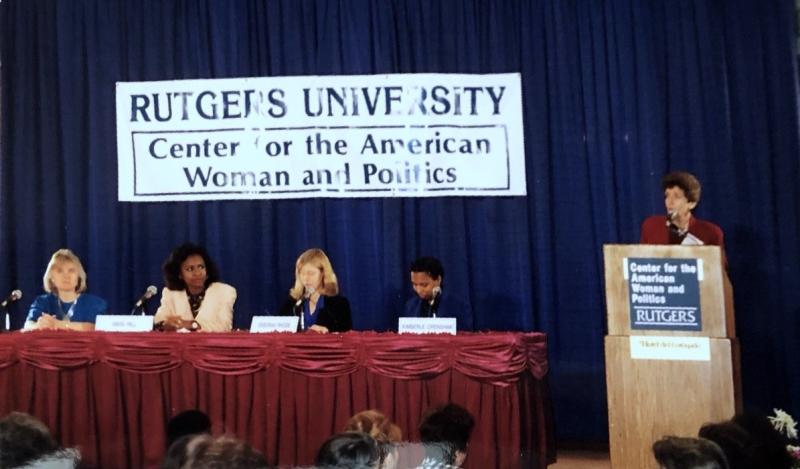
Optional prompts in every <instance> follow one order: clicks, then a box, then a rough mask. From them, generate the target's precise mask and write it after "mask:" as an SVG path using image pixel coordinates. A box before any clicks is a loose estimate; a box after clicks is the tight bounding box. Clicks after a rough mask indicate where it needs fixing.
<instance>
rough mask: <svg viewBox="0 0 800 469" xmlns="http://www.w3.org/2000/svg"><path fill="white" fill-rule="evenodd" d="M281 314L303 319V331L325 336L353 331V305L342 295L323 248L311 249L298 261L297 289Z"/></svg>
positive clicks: (301, 320) (287, 300) (296, 272)
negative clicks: (351, 311) (351, 307)
mask: <svg viewBox="0 0 800 469" xmlns="http://www.w3.org/2000/svg"><path fill="white" fill-rule="evenodd" d="M278 315H279V316H300V324H301V327H300V328H301V329H302V330H311V331H314V332H319V333H321V334H327V333H328V332H347V331H349V330H350V329H352V328H353V322H352V319H351V317H350V302H349V301H347V298H345V297H344V296H342V295H340V294H339V283H338V281H337V280H336V274H335V273H334V272H333V266H332V265H331V261H330V260H329V259H328V256H326V255H325V252H324V251H323V250H322V249H309V250H307V251H306V252H304V253H303V254H301V255H300V257H298V258H297V262H296V263H295V281H294V286H293V287H292V288H291V290H289V298H287V299H286V301H285V302H284V303H283V305H282V306H281V307H280V309H279V310H278Z"/></svg>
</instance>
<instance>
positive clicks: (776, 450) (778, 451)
mask: <svg viewBox="0 0 800 469" xmlns="http://www.w3.org/2000/svg"><path fill="white" fill-rule="evenodd" d="M698 434H699V436H700V437H702V438H707V439H709V440H711V441H713V442H714V443H716V444H717V445H719V447H720V448H722V451H723V452H724V453H725V456H726V457H727V458H728V466H729V467H730V469H762V468H770V469H788V468H790V467H791V465H792V459H791V456H790V455H789V453H788V452H787V451H786V443H787V441H786V439H785V438H784V437H783V435H781V434H780V433H779V432H778V431H777V430H775V429H774V428H773V427H772V424H770V423H769V420H767V418H766V416H763V415H757V414H752V413H746V414H741V415H737V416H735V417H734V418H733V419H731V420H727V421H725V422H719V423H709V424H705V425H703V427H702V428H700V432H699V433H698Z"/></svg>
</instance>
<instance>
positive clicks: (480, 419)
mask: <svg viewBox="0 0 800 469" xmlns="http://www.w3.org/2000/svg"><path fill="white" fill-rule="evenodd" d="M546 374H547V348H546V338H545V336H544V335H543V334H538V333H525V334H522V333H480V334H463V335H461V334H459V335H458V336H408V335H398V334H392V333H386V334H378V333H370V332H364V333H357V332H350V333H347V334H330V335H314V334H247V333H232V334H201V333H197V334H177V333H173V334H161V333H150V334H126V333H108V334H105V333H99V332H95V333H69V332H32V333H12V334H4V335H0V389H3V390H4V393H3V395H2V396H1V397H0V413H2V414H6V413H8V412H10V411H12V410H19V411H23V412H29V413H31V414H33V415H35V416H36V417H38V418H40V419H42V420H43V421H44V422H45V423H46V424H47V425H49V426H50V428H51V429H52V430H53V431H54V433H55V434H56V436H57V437H58V438H59V440H60V441H61V442H62V444H64V445H65V446H75V447H79V448H80V450H81V452H82V454H83V458H84V462H85V463H87V466H88V467H105V468H113V467H155V466H157V465H158V464H159V463H160V461H161V459H162V458H163V455H164V452H165V450H166V449H165V441H164V440H165V434H164V427H165V424H166V422H167V420H168V419H169V418H170V417H171V416H173V415H175V414H176V413H178V412H181V411H183V410H186V409H193V408H197V409H201V410H203V411H205V412H206V413H208V414H209V416H210V417H211V420H212V422H213V425H214V427H213V431H214V432H215V433H232V434H235V435H237V436H238V437H240V438H243V439H245V440H248V441H249V442H250V443H252V444H253V445H254V446H255V447H256V448H258V449H259V450H261V451H263V452H264V454H265V455H266V456H267V458H268V459H270V460H271V461H272V462H275V463H279V464H281V465H295V464H310V463H311V462H312V461H313V458H314V455H315V454H316V450H317V449H318V448H319V446H320V444H321V443H322V442H323V441H324V440H325V439H326V438H327V437H328V436H330V435H331V434H332V433H335V432H337V431H340V430H341V429H342V427H343V425H344V423H345V422H346V421H347V419H348V418H349V417H350V416H351V415H353V414H354V413H356V412H359V411H361V410H364V409H368V408H375V409H379V410H381V411H383V412H384V413H386V414H387V415H388V416H389V417H390V418H392V419H393V420H394V421H395V422H396V423H397V424H398V425H399V426H400V427H401V428H402V429H403V430H404V437H405V438H406V439H408V440H412V441H413V440H416V439H417V438H418V437H419V435H418V433H417V432H416V427H417V425H418V423H419V418H420V416H421V415H422V413H423V412H424V411H425V409H426V408H428V407H429V406H431V405H435V404H439V403H444V402H448V401H452V402H456V403H458V404H461V405H463V406H464V407H466V408H467V409H469V410H470V411H471V412H472V413H473V414H474V415H475V417H476V421H477V426H476V429H475V432H474V434H473V437H472V440H471V442H470V450H469V457H468V462H467V467H471V468H489V467H497V468H514V467H526V468H527V467H545V465H546V463H547V462H551V461H552V460H553V459H554V455H555V454H554V445H553V433H552V418H551V414H550V403H549V397H548V394H547V384H546Z"/></svg>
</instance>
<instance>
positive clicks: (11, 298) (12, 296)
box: [0, 289, 22, 331]
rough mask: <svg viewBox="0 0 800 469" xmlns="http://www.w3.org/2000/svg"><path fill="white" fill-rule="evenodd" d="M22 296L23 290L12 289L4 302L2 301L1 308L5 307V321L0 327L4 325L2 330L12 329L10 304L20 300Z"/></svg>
mask: <svg viewBox="0 0 800 469" xmlns="http://www.w3.org/2000/svg"><path fill="white" fill-rule="evenodd" d="M20 298H22V290H19V289H17V290H14V291H12V292H11V293H10V294H9V295H8V296H7V297H6V299H5V300H3V302H2V303H0V308H2V309H3V323H0V327H3V329H2V330H4V331H8V330H11V315H10V314H9V312H8V305H10V304H11V303H13V302H15V301H17V300H19V299H20Z"/></svg>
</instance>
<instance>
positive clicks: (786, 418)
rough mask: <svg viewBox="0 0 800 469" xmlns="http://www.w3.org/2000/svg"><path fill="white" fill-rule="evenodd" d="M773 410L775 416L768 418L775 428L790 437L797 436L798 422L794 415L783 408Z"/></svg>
mask: <svg viewBox="0 0 800 469" xmlns="http://www.w3.org/2000/svg"><path fill="white" fill-rule="evenodd" d="M772 410H773V411H774V412H775V416H774V417H767V418H768V419H769V422H770V423H771V424H772V426H773V427H774V428H775V430H778V431H779V432H781V433H783V434H784V435H786V436H787V437H789V438H792V439H795V438H797V422H795V421H794V419H793V418H792V416H791V415H789V414H787V413H786V412H784V411H782V410H781V409H772Z"/></svg>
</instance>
